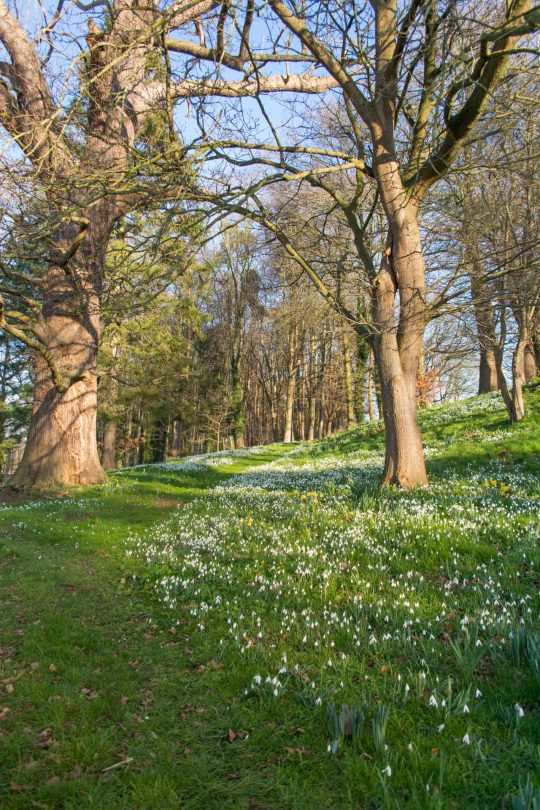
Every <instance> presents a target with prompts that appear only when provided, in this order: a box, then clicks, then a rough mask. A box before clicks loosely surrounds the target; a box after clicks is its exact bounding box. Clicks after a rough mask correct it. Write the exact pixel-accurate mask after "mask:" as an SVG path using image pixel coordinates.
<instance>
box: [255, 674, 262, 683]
mask: <svg viewBox="0 0 540 810" xmlns="http://www.w3.org/2000/svg"><path fill="white" fill-rule="evenodd" d="M261 681H262V678H261V676H260V675H254V676H253V683H256V684H257V685H258V684H260V683H261Z"/></svg>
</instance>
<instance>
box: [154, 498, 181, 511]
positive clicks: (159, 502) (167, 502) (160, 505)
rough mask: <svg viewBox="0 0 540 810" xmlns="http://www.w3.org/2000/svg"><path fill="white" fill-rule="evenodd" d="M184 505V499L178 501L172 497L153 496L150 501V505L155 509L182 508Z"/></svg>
mask: <svg viewBox="0 0 540 810" xmlns="http://www.w3.org/2000/svg"><path fill="white" fill-rule="evenodd" d="M185 505H186V502H185V501H179V500H178V499H177V498H173V497H170V498H167V497H164V498H155V499H154V500H153V501H152V506H153V507H155V508H156V509H183V508H184V506H185Z"/></svg>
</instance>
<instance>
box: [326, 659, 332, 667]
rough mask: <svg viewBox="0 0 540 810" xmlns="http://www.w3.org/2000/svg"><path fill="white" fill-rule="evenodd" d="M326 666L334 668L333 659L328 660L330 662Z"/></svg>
mask: <svg viewBox="0 0 540 810" xmlns="http://www.w3.org/2000/svg"><path fill="white" fill-rule="evenodd" d="M326 666H327V667H331V666H332V659H331V658H329V659H328V661H327V662H326Z"/></svg>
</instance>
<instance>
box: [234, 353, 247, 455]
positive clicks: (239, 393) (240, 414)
mask: <svg viewBox="0 0 540 810" xmlns="http://www.w3.org/2000/svg"><path fill="white" fill-rule="evenodd" d="M231 388H232V439H233V442H234V447H235V448H236V449H240V448H242V447H244V427H245V413H244V391H243V389H242V377H241V374H240V362H239V358H238V357H237V356H236V355H233V357H232V358H231Z"/></svg>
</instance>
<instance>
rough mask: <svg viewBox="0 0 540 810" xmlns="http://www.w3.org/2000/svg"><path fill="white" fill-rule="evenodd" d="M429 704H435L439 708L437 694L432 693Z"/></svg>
mask: <svg viewBox="0 0 540 810" xmlns="http://www.w3.org/2000/svg"><path fill="white" fill-rule="evenodd" d="M429 705H430V706H435V708H436V709H438V708H439V704H438V703H437V698H436V697H435V695H431V697H430V699H429Z"/></svg>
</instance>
